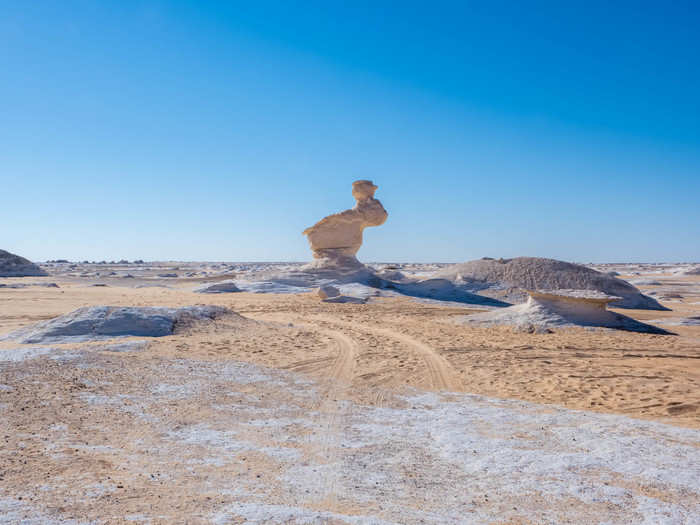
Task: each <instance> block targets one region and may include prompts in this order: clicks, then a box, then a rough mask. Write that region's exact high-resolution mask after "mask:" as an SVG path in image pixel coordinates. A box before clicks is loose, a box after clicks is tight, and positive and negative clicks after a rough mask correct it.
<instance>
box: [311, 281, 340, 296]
mask: <svg viewBox="0 0 700 525" xmlns="http://www.w3.org/2000/svg"><path fill="white" fill-rule="evenodd" d="M316 294H317V295H318V296H319V297H320V298H321V299H328V298H331V297H338V296H339V295H340V290H338V289H337V288H336V287H335V286H331V285H330V284H326V285H323V286H319V288H318V290H316Z"/></svg>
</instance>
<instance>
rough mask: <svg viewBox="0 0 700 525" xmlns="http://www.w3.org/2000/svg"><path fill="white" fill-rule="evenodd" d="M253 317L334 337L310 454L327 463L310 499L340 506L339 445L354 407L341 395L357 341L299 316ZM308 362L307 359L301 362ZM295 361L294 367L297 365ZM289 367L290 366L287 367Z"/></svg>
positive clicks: (351, 372) (349, 375) (351, 368)
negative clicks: (332, 357) (344, 425)
mask: <svg viewBox="0 0 700 525" xmlns="http://www.w3.org/2000/svg"><path fill="white" fill-rule="evenodd" d="M248 316H249V317H251V318H256V319H259V320H269V321H276V322H292V323H293V324H294V325H295V326H300V327H304V328H306V329H308V330H311V331H316V332H318V333H321V334H324V335H325V336H327V337H329V338H330V339H331V340H333V342H334V344H335V346H336V349H337V355H336V357H335V359H334V360H333V364H332V366H331V368H330V371H329V372H328V374H327V375H326V377H325V378H324V379H325V380H324V382H323V386H322V388H321V396H320V400H319V403H318V405H317V406H316V411H317V412H318V415H319V417H318V429H319V434H320V436H319V440H318V441H317V442H316V441H314V440H313V439H311V440H310V443H309V448H310V449H311V453H310V456H311V457H313V456H317V457H320V458H322V460H323V461H324V463H325V466H326V467H325V468H321V469H319V472H318V476H317V477H316V481H317V483H316V484H315V485H316V486H315V490H312V491H311V492H310V498H311V499H312V500H313V499H315V498H316V501H312V502H311V503H320V504H323V505H325V506H327V507H328V508H333V507H334V506H336V505H337V502H338V501H337V500H338V498H337V496H338V490H337V486H338V482H339V479H340V477H341V476H342V468H341V467H342V465H340V466H339V465H338V463H339V459H338V448H339V442H340V435H341V433H342V421H343V419H344V418H345V416H346V415H347V409H348V407H349V406H351V404H350V403H344V402H343V401H342V400H341V399H340V398H341V397H342V392H343V390H345V389H346V388H348V387H349V386H350V385H351V383H352V379H353V376H354V372H355V360H356V358H357V354H358V351H357V343H356V342H355V341H354V340H353V339H352V338H350V337H348V336H347V335H345V334H344V333H342V332H340V331H337V330H331V329H329V328H325V327H323V326H318V325H317V324H313V323H309V322H305V321H301V320H299V318H298V317H297V316H290V315H285V314H262V315H248ZM299 363H302V364H308V361H307V362H304V361H302V362H299ZM294 366H295V364H292V365H291V367H294ZM286 368H290V366H287V367H286Z"/></svg>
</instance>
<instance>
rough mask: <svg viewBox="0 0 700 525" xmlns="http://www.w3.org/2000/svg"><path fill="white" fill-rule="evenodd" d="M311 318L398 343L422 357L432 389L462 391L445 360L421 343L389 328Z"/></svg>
mask: <svg viewBox="0 0 700 525" xmlns="http://www.w3.org/2000/svg"><path fill="white" fill-rule="evenodd" d="M313 318H314V319H319V320H323V321H325V322H327V323H329V324H331V325H336V326H344V327H347V328H352V329H354V330H360V331H365V332H369V333H373V334H376V335H380V336H384V337H387V338H389V339H394V340H396V341H399V342H401V343H403V344H405V345H406V346H407V347H409V348H410V349H412V350H413V351H415V352H416V353H417V354H419V355H420V356H421V357H422V359H423V362H424V363H425V366H426V368H427V369H428V373H429V374H430V383H431V385H432V387H433V388H435V389H437V390H449V391H459V390H461V389H462V382H461V381H460V379H459V376H458V375H457V373H456V371H455V370H454V368H452V365H450V363H449V362H448V361H447V359H445V358H444V357H442V356H441V355H440V354H438V353H437V352H436V351H435V350H434V349H433V348H432V347H430V346H429V345H427V344H425V343H422V342H421V341H418V340H417V339H414V338H413V337H411V336H409V335H406V334H402V333H400V332H396V331H395V330H391V329H389V328H378V327H370V326H367V325H359V324H356V323H349V322H347V321H339V320H337V319H333V318H332V317H330V316H325V315H314V316H313Z"/></svg>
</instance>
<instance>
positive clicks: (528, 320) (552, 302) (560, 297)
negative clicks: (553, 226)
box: [455, 290, 670, 334]
mask: <svg viewBox="0 0 700 525" xmlns="http://www.w3.org/2000/svg"><path fill="white" fill-rule="evenodd" d="M527 293H528V299H527V302H525V303H524V304H517V305H515V306H510V307H508V308H502V309H498V310H492V311H490V312H485V313H482V314H475V315H468V316H464V317H462V318H458V319H455V321H456V322H459V323H464V324H467V323H476V324H487V325H507V326H513V327H515V328H517V329H520V330H524V331H529V332H535V333H542V332H546V331H547V330H548V329H550V328H554V327H566V326H594V327H604V328H616V329H618V330H628V331H632V332H643V333H652V334H670V332H667V331H666V330H663V329H661V328H658V327H656V326H652V325H650V324H646V323H641V322H639V321H637V320H635V319H632V318H631V317H627V316H625V315H620V314H618V313H616V312H611V311H609V310H607V309H606V305H607V304H608V303H610V302H612V301H615V300H618V299H620V298H619V297H615V296H612V295H607V294H604V293H601V292H598V291H595V290H540V291H531V290H528V291H527Z"/></svg>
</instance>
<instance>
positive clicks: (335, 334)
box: [0, 263, 700, 523]
mask: <svg viewBox="0 0 700 525" xmlns="http://www.w3.org/2000/svg"><path fill="white" fill-rule="evenodd" d="M387 267H389V270H387V269H386V268H387ZM396 267H400V270H401V271H402V272H405V273H408V274H411V275H418V276H421V277H428V276H430V275H432V274H433V273H434V272H435V271H436V270H439V269H440V266H439V265H377V266H376V267H375V268H374V270H375V271H376V272H378V273H381V272H382V271H384V272H386V271H393V270H392V268H396ZM43 268H44V269H45V270H47V271H48V273H49V276H47V277H24V278H7V279H2V280H0V284H2V285H5V286H1V287H0V337H3V336H5V339H3V340H0V407H2V411H3V419H2V439H3V447H2V449H1V451H0V478H1V479H0V514H1V515H2V516H4V520H5V522H7V523H90V522H94V523H134V522H136V523H184V522H188V523H543V522H557V523H559V522H574V523H582V522H586V523H591V522H604V521H608V522H614V523H620V522H633V523H637V522H645V520H646V522H647V523H693V522H694V521H693V520H694V519H696V518H697V515H698V512H700V467H699V465H700V461H698V459H699V458H700V453H699V452H698V447H699V446H700V432H698V430H697V429H700V389H699V388H698V384H699V382H700V325H698V324H697V323H694V322H693V320H694V318H697V317H698V316H699V315H700V277H698V276H694V275H685V274H684V272H683V271H681V270H682V267H680V266H679V267H669V268H662V269H661V270H656V269H652V270H642V269H640V268H639V267H638V266H635V265H627V266H624V267H620V268H618V271H620V270H621V271H620V273H621V277H623V278H629V279H632V278H634V277H635V275H634V274H635V273H637V274H638V275H642V276H644V277H645V278H649V279H651V278H652V277H653V280H654V282H658V283H660V284H654V285H648V286H643V285H639V286H640V288H641V289H642V290H643V291H644V292H645V293H650V294H652V296H653V297H655V298H657V299H658V300H659V301H660V302H661V303H662V304H663V305H664V306H665V307H667V308H670V310H664V311H658V310H631V309H624V310H615V309H613V311H615V312H618V313H621V314H624V315H626V316H629V317H632V318H634V319H636V320H639V321H643V322H646V323H651V324H653V325H655V326H659V327H664V328H665V329H667V330H669V331H670V332H673V333H674V334H675V335H656V334H649V333H635V332H628V331H622V330H612V329H601V328H584V327H556V328H554V329H552V330H549V331H547V332H545V333H529V332H528V331H527V330H522V329H518V328H515V327H508V326H481V325H478V324H477V325H471V324H463V323H459V322H455V321H456V320H458V319H461V318H463V317H464V316H465V315H469V314H477V313H483V312H484V311H485V310H484V309H485V308H491V307H484V306H479V305H470V304H463V303H456V302H442V301H436V300H432V299H420V298H416V297H404V296H390V297H369V298H368V299H367V298H365V300H363V301H362V302H361V304H353V303H349V304H348V303H346V304H343V303H328V302H324V301H322V300H321V298H320V297H319V296H318V294H317V293H315V292H313V291H310V292H306V293H286V294H280V293H250V292H235V291H233V292H230V293H213V294H203V293H200V292H199V291H196V290H200V289H201V288H202V287H203V285H207V284H211V283H217V282H218V283H221V282H223V283H226V286H224V287H221V288H223V289H224V290H225V289H229V288H230V289H238V287H237V286H233V287H231V284H232V283H240V282H241V281H240V279H242V278H243V277H244V276H245V274H246V273H251V272H252V273H255V272H260V271H263V272H270V271H274V272H280V271H291V270H294V268H295V267H294V265H290V264H282V263H280V264H278V265H271V266H270V265H264V264H252V263H250V264H244V263H240V264H238V263H234V264H224V263H209V264H202V263H157V264H155V263H150V264H136V265H134V264H113V265H110V264H70V263H58V264H49V265H44V266H43ZM640 270H641V271H640ZM650 272H654V273H650ZM173 276H176V277H173ZM50 284H55V286H48V285H50ZM16 285H20V286H19V287H15V286H16ZM291 291H294V290H291ZM664 297H667V299H664ZM198 304H199V305H202V304H205V305H213V306H220V307H224V308H226V309H228V310H230V312H232V314H231V315H223V316H221V317H215V318H212V319H206V322H203V323H196V322H193V323H190V324H185V325H183V326H182V327H176V328H177V329H176V330H174V333H173V334H172V335H165V336H162V337H117V338H112V337H101V338H97V339H91V338H87V340H76V341H74V342H60V343H55V342H41V341H40V340H38V341H40V342H35V343H25V344H22V343H21V342H18V340H17V338H16V337H14V336H12V337H11V338H7V335H8V334H11V333H13V332H15V331H17V330H20V329H26V328H27V327H31V326H32V325H34V324H36V323H41V322H45V321H48V320H50V319H53V318H55V317H57V316H61V315H65V314H69V313H70V312H73V311H74V310H76V309H78V308H83V307H90V306H98V305H110V306H130V307H131V306H134V307H152V306H158V307H168V308H179V307H189V306H193V305H198ZM233 313H235V314H233ZM2 520H3V518H0V522H2Z"/></svg>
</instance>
